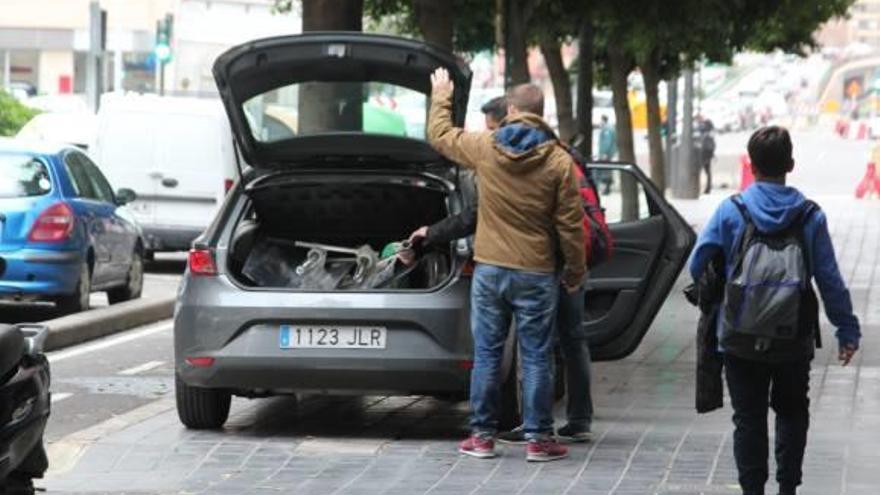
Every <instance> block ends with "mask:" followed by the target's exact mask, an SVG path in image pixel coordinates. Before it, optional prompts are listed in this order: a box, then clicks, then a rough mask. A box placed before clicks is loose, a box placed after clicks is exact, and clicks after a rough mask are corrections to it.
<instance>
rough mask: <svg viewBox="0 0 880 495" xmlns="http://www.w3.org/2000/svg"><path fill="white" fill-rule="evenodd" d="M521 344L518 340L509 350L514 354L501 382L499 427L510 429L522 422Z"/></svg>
mask: <svg viewBox="0 0 880 495" xmlns="http://www.w3.org/2000/svg"><path fill="white" fill-rule="evenodd" d="M511 332H513V331H511ZM518 347H519V346H518V345H517V344H516V340H514V341H513V347H512V348H511V349H510V351H509V352H511V353H512V354H513V356H512V357H511V361H510V369H509V370H508V371H507V374H506V376H504V377H502V380H503V381H502V382H501V410H500V411H499V415H498V429H499V430H500V431H510V430H512V429H514V428H516V427H517V426H519V425H521V424H522V414H521V411H522V408H521V406H522V386H521V383H520V366H519V348H518Z"/></svg>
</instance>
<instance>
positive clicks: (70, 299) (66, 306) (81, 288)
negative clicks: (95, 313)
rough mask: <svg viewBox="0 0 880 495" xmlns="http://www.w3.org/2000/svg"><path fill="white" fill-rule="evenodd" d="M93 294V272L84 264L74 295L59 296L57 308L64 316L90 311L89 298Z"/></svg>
mask: <svg viewBox="0 0 880 495" xmlns="http://www.w3.org/2000/svg"><path fill="white" fill-rule="evenodd" d="M91 294H92V271H91V269H90V268H89V264H88V263H86V262H83V263H82V264H81V265H80V269H79V279H77V282H76V289H75V290H74V292H73V294H70V295H65V296H59V297H58V298H56V299H55V306H56V307H57V308H58V310H59V311H60V312H61V313H63V314H73V313H79V312H81V311H86V310H88V309H89V298H90V297H91Z"/></svg>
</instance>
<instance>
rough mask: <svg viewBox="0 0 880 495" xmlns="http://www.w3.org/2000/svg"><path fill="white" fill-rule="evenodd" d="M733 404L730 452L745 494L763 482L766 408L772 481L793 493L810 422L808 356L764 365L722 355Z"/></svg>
mask: <svg viewBox="0 0 880 495" xmlns="http://www.w3.org/2000/svg"><path fill="white" fill-rule="evenodd" d="M724 369H725V376H726V377H727V387H728V389H729V390H730V400H731V402H732V404H733V424H734V426H735V427H736V429H735V431H734V434H733V454H734V457H735V458H736V467H737V470H738V471H739V484H740V486H741V487H742V490H743V493H744V494H746V495H763V494H764V485H765V483H766V482H767V478H768V470H767V456H768V453H767V451H768V440H767V409H768V406H770V407H772V408H773V411H774V412H775V413H776V465H777V471H776V481H778V482H779V487H780V493H783V494H794V493H795V490H796V488H797V486H798V485H800V484H801V467H802V465H803V461H804V449H805V448H806V446H807V429H808V428H809V425H810V411H809V409H810V398H809V396H808V395H807V392H808V391H809V389H810V361H808V360H807V361H796V362H790V363H778V364H768V363H762V362H758V361H751V360H746V359H740V358H737V357H734V356H731V355H729V354H726V355H725V356H724Z"/></svg>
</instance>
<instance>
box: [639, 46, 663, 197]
mask: <svg viewBox="0 0 880 495" xmlns="http://www.w3.org/2000/svg"><path fill="white" fill-rule="evenodd" d="M658 65H659V60H658V57H657V52H656V50H652V51H651V53H649V54H648V55H646V56H645V57H644V60H643V61H642V62H641V63H640V64H639V67H640V68H641V70H642V79H643V80H644V81H645V100H646V102H647V106H648V146H649V147H650V150H651V180H652V181H653V182H654V185H656V186H657V189H659V190H660V192H661V193H662V194H665V193H666V159H665V158H666V157H665V155H664V154H663V135H662V134H663V132H662V129H663V119H662V118H661V115H660V95H659V91H660V77H659V75H658Z"/></svg>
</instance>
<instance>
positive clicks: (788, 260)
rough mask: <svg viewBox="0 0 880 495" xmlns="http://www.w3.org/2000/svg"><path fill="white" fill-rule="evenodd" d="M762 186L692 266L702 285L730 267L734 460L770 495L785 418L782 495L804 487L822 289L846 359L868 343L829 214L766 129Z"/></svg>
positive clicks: (724, 335) (728, 370)
mask: <svg viewBox="0 0 880 495" xmlns="http://www.w3.org/2000/svg"><path fill="white" fill-rule="evenodd" d="M748 151H749V156H750V158H751V160H752V172H753V173H754V175H755V178H756V181H757V182H756V183H755V184H754V185H753V186H752V187H750V188H749V189H747V190H746V191H745V192H743V193H742V194H741V195H737V196H734V197H733V198H731V199H729V200H727V201H725V202H724V203H722V204H721V205H720V206H719V207H718V210H717V211H716V212H715V214H714V216H713V217H712V219H711V220H709V223H708V224H707V225H706V227H705V229H704V230H703V232H702V233H701V234H700V238H699V240H698V242H697V247H696V248H695V250H694V254H693V257H692V258H691V264H690V270H691V275H692V276H693V277H694V279H695V280H696V279H699V278H700V276H701V275H702V273H703V271H704V270H705V269H706V267H707V265H708V263H709V262H710V260H712V259H713V257H714V256H716V255H717V254H718V253H719V252H720V253H722V254H723V256H724V259H725V264H726V278H727V281H726V285H725V298H724V302H723V303H722V307H721V310H720V312H719V313H720V314H719V318H718V319H719V321H718V341H719V343H720V345H719V347H720V349H719V350H720V351H721V352H722V353H723V355H724V367H725V376H726V378H727V385H728V389H729V392H730V398H731V402H732V405H733V410H734V414H733V423H734V426H735V431H734V436H733V440H734V457H735V458H736V464H737V469H738V471H739V483H740V486H741V488H742V490H743V493H744V494H746V495H763V494H764V485H765V484H766V482H767V479H768V476H769V473H768V468H767V457H768V439H767V412H768V407H772V408H773V410H774V411H775V412H776V448H775V454H776V464H777V472H776V481H777V482H778V483H779V493H780V494H781V495H793V494H795V493H796V491H797V487H798V486H799V485H800V484H801V477H802V471H801V469H802V465H803V458H804V450H805V448H806V443H807V430H808V427H809V404H810V400H809V397H808V391H809V379H810V361H811V360H812V358H813V354H814V349H815V344H816V343H818V342H819V336H818V326H819V324H818V301H817V300H816V297H815V294H814V292H813V285H812V280H813V279H815V281H816V284H817V285H818V288H819V292H820V294H821V296H822V300H823V301H824V303H825V308H826V313H827V314H828V319H829V320H830V321H831V323H832V324H833V325H834V326H835V327H837V333H836V337H837V341H838V345H839V359H840V361H841V362H842V363H843V365H847V364H849V362H850V360H851V359H852V357H853V355H854V354H855V352H856V350H857V349H858V346H859V339H860V337H861V333H860V330H859V321H858V319H857V318H856V317H855V315H854V314H853V309H852V301H851V299H850V295H849V291H848V290H847V288H846V286H845V285H844V282H843V279H842V278H841V275H840V270H839V269H838V266H837V260H836V258H835V255H834V247H833V246H832V244H831V237H830V235H829V233H828V224H827V221H826V218H825V215H824V214H823V213H822V211H821V210H820V209H819V207H818V206H817V205H816V204H815V203H813V202H811V201H809V200H806V199H805V198H804V196H803V195H802V194H801V193H800V192H799V191H798V190H797V189H795V188H793V187H788V186H786V183H785V181H786V175H787V174H788V173H790V172H791V171H792V169H793V168H794V160H793V158H792V144H791V138H790V136H789V134H788V131H787V130H785V129H783V128H780V127H775V126H773V127H765V128H762V129H759V130H758V131H756V132H755V133H754V134H753V135H752V137H751V138H750V139H749V144H748Z"/></svg>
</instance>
